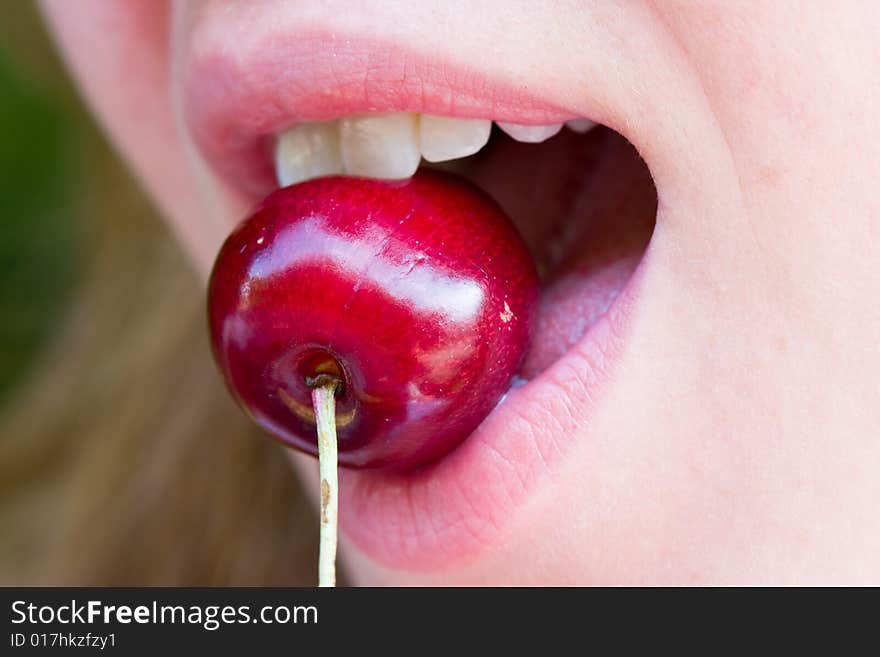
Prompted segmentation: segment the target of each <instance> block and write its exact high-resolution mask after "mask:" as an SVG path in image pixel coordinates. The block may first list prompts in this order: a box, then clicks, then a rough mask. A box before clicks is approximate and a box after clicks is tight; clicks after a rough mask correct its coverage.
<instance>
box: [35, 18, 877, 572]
mask: <svg viewBox="0 0 880 657" xmlns="http://www.w3.org/2000/svg"><path fill="white" fill-rule="evenodd" d="M174 4H176V5H177V6H176V7H169V6H166V5H165V3H163V2H158V1H155V0H128V1H127V2H124V3H120V2H108V1H106V0H80V2H77V3H70V2H67V1H66V0H49V1H46V2H44V3H43V7H44V11H45V14H46V16H47V19H48V22H49V24H50V26H51V28H52V29H53V31H54V34H55V35H56V37H57V39H58V41H59V44H60V46H61V49H62V52H63V53H64V56H65V57H66V58H67V61H68V63H69V65H70V67H71V69H72V71H73V72H74V74H75V76H76V77H77V79H78V80H79V82H80V84H81V85H82V87H83V89H84V92H85V95H86V97H87V99H88V100H89V102H90V103H91V104H92V106H93V108H94V110H95V111H96V113H97V114H98V115H99V117H100V118H101V120H102V121H103V123H104V125H105V126H106V128H107V130H108V132H109V134H110V135H111V137H112V139H113V140H114V141H115V143H116V144H117V146H118V148H119V150H120V152H121V153H122V154H123V156H124V157H125V158H126V159H127V161H128V162H129V164H130V165H131V166H132V168H133V169H134V170H135V171H136V172H137V173H138V174H139V176H140V177H141V179H142V181H143V183H144V185H145V186H146V187H147V188H148V189H149V190H150V192H151V193H152V195H153V197H154V198H155V199H156V202H157V203H158V204H159V206H160V207H161V209H162V210H163V211H164V213H165V215H166V216H167V218H168V221H169V223H170V225H171V226H172V227H173V229H174V231H175V233H176V235H177V236H178V237H179V239H180V241H181V243H182V244H183V246H184V247H185V248H186V249H187V251H188V252H189V253H190V254H191V256H192V259H193V262H194V263H195V265H196V266H197V267H198V268H199V270H200V271H201V272H202V273H203V274H205V275H207V272H208V271H209V268H210V265H211V263H212V261H213V258H214V256H215V254H216V252H217V250H218V248H219V245H220V243H221V241H222V240H223V238H224V237H225V235H226V234H227V233H228V231H229V230H230V228H231V226H232V225H234V223H235V222H236V221H237V220H238V219H239V218H240V217H242V216H244V207H243V203H242V201H241V200H240V199H236V198H235V196H234V195H232V194H230V193H228V192H227V191H226V189H225V188H224V187H223V186H222V185H221V184H220V183H219V182H218V181H217V180H215V179H214V178H213V177H212V175H211V174H210V173H209V172H208V171H207V169H206V167H205V166H204V164H203V163H201V162H199V161H198V159H197V158H195V157H194V156H193V152H192V147H191V145H190V143H189V139H188V137H187V134H186V131H185V129H182V128H181V127H180V126H181V123H182V122H181V120H180V116H178V113H177V112H178V110H176V109H175V107H176V105H175V102H174V98H175V94H176V93H177V88H176V86H175V85H176V84H177V80H175V78H174V76H173V74H172V73H171V71H172V70H173V66H172V64H173V61H174V60H175V58H176V57H179V56H181V53H185V52H186V49H187V48H188V47H190V46H191V42H190V41H189V40H188V39H189V35H191V34H192V32H188V31H187V30H178V31H177V33H176V34H175V35H172V34H171V33H170V32H169V29H168V26H169V24H170V18H171V15H172V14H174V13H175V12H177V16H178V18H179V17H180V16H181V15H182V14H189V15H190V19H189V20H190V21H196V23H197V22H198V21H199V20H206V19H207V17H209V16H210V14H211V12H218V11H222V10H223V9H224V7H223V5H225V4H227V3H219V2H194V3H191V4H192V5H194V6H193V7H186V6H184V5H186V4H187V3H174ZM302 4H308V3H299V2H290V3H283V4H282V3H279V2H268V3H267V4H266V5H265V7H261V10H260V11H261V14H262V15H261V17H260V19H259V20H270V21H271V20H279V19H280V17H282V16H283V15H286V14H290V13H296V12H297V11H303V7H302V6H301V5H302ZM375 4H376V3H369V5H370V8H369V9H367V8H366V6H365V4H364V3H360V2H350V3H345V2H328V3H321V6H322V7H324V6H326V7H327V9H326V11H327V12H328V13H329V14H333V13H336V14H338V15H344V16H345V20H346V21H349V22H351V23H354V24H357V23H358V21H362V22H364V23H365V24H366V23H369V24H371V25H377V24H379V25H383V26H384V25H387V33H388V34H389V35H392V36H393V37H394V38H397V39H399V40H403V41H405V42H409V43H414V44H427V47H430V48H432V49H434V51H436V52H437V53H442V54H446V55H448V56H451V54H450V53H451V52H452V49H454V51H455V53H457V56H458V57H460V58H461V57H463V58H464V59H465V61H467V60H469V59H470V60H473V61H480V62H482V61H497V62H501V63H499V64H498V66H499V67H517V70H521V71H525V72H527V74H528V75H529V77H530V79H532V80H536V81H540V82H538V83H536V85H537V86H539V87H540V88H539V89H536V90H535V91H536V92H537V93H540V94H541V95H542V96H544V97H547V98H550V99H553V100H559V101H561V102H565V103H567V104H569V105H571V106H575V107H578V108H579V110H580V111H581V113H582V115H584V116H589V117H592V118H596V119H598V120H599V121H601V122H602V123H605V124H606V125H609V126H611V127H613V128H615V129H616V130H618V131H619V132H621V133H622V134H624V135H625V136H626V137H627V138H628V139H629V140H630V141H631V142H632V143H633V144H634V145H635V146H636V147H637V148H638V150H639V152H640V153H641V155H642V156H643V157H644V159H645V160H646V162H647V164H648V166H649V168H650V170H651V173H652V175H653V177H654V180H655V184H656V187H657V191H658V196H659V209H658V216H657V228H656V231H655V234H654V237H653V239H652V242H651V245H650V247H649V256H650V258H652V267H650V269H649V271H650V274H649V275H646V276H645V277H644V278H643V280H641V281H640V286H641V291H640V295H641V298H640V301H639V304H638V306H637V312H635V313H633V316H632V317H630V318H629V329H628V336H627V338H626V340H627V347H626V349H625V350H623V353H622V355H621V358H620V360H619V362H618V363H617V364H616V366H615V375H614V376H613V377H612V378H611V380H609V381H608V382H607V385H605V387H604V388H603V394H602V397H601V399H599V400H597V401H596V403H595V404H593V405H592V408H591V409H589V414H588V415H587V416H585V417H587V418H588V421H584V422H581V423H578V424H577V428H576V429H575V431H576V432H577V435H576V436H575V438H574V441H573V446H572V447H571V448H570V449H569V450H568V451H567V453H566V457H565V459H563V460H561V461H559V462H556V463H554V465H553V469H552V473H550V474H548V475H547V476H546V477H544V480H543V481H541V483H540V485H538V486H535V488H534V491H533V493H532V494H530V497H529V500H528V501H527V503H525V504H524V505H523V506H522V507H521V508H520V509H519V511H518V513H517V514H516V517H515V518H513V519H512V521H511V522H509V523H508V526H507V527H506V528H505V530H504V531H505V534H504V540H503V541H500V542H498V543H497V544H493V545H491V546H488V547H487V548H486V549H485V550H483V551H481V552H478V553H477V554H475V555H473V557H472V558H470V559H468V560H466V561H465V562H455V563H448V564H440V565H437V566H435V567H432V568H427V569H417V570H401V569H395V568H393V567H390V566H388V565H387V564H380V563H378V562H376V561H374V560H373V559H371V558H369V557H368V556H366V555H365V554H364V553H362V552H360V551H359V550H358V549H357V547H356V546H354V545H351V544H348V545H345V544H344V546H343V549H344V553H345V558H346V564H347V567H348V572H349V574H350V576H351V578H352V579H353V581H354V582H355V583H362V584H375V583H379V584H385V583H391V584H400V583H403V584H409V583H412V584H418V583H521V584H534V583H542V584H557V583H558V584H564V583H579V584H608V583H611V584H731V583H735V584H747V583H774V584H811V583H869V582H870V583H875V584H876V583H880V514H878V513H877V512H876V504H877V501H878V500H880V477H878V476H877V473H878V472H880V385H878V381H880V347H878V341H880V340H878V338H880V304H878V303H877V299H880V193H878V191H877V189H878V188H877V181H878V180H880V122H878V121H877V118H876V117H877V116H878V115H880V86H878V85H877V84H876V81H877V80H878V79H880V55H878V51H877V47H876V34H877V33H878V30H880V10H878V7H877V4H876V3H873V2H867V1H866V2H848V3H846V6H845V7H843V6H839V7H837V8H836V9H834V10H832V9H830V8H829V7H828V5H827V4H826V3H820V2H815V3H813V2H809V3H805V2H796V1H794V0H791V1H782V2H773V3H761V2H754V3H728V2H721V1H719V2H712V1H708V2H702V3H688V2H672V1H670V2H663V3H656V4H654V3H648V2H635V1H634V2H627V3H616V2H615V3H612V2H599V3H584V5H583V6H579V3H575V2H562V1H559V2H552V3H541V5H540V6H541V11H540V12H537V10H536V9H534V7H536V5H535V4H534V3H525V2H523V3H509V2H504V3H501V2H498V3H495V4H497V8H496V7H493V6H492V5H491V4H489V3H482V4H481V7H482V8H481V9H480V12H486V13H487V14H488V13H489V12H490V11H491V12H492V14H490V15H491V21H489V20H487V21H480V20H476V21H474V20H466V21H465V20H461V17H462V16H467V15H469V13H472V12H473V8H472V4H471V3H467V2H464V1H463V0H461V1H455V2H437V3H434V2H423V3H397V2H388V3H382V4H381V6H379V7H376V6H375ZM530 7H531V8H530ZM496 9H497V15H495V11H496ZM188 10H192V11H191V12H190V11H188ZM316 11H319V10H316ZM438 16H439V17H441V18H443V19H444V20H446V21H448V22H450V23H451V24H453V25H455V29H456V34H457V38H456V39H455V40H454V41H453V40H449V39H444V38H443V37H444V35H443V34H442V30H438V29H437V28H436V25H437V24H438V20H437V19H438ZM401 19H403V20H401ZM440 22H442V21H440ZM490 24H491V27H489V25H490ZM96 25H97V26H98V27H97V28H96ZM402 25H403V26H405V27H401V26H402ZM487 31H488V32H489V33H488V34H487ZM495 31H497V32H498V36H497V38H495V37H493V34H494V33H495ZM438 56H439V55H438ZM580 412H583V413H586V410H585V409H573V413H574V414H576V415H577V414H578V413H580ZM552 430H553V426H552V424H549V425H548V426H547V431H552ZM300 467H301V468H302V469H303V472H304V473H306V474H305V476H309V474H308V473H309V472H311V469H312V468H313V464H312V463H309V464H308V465H306V466H300Z"/></svg>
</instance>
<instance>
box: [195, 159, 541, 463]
mask: <svg viewBox="0 0 880 657" xmlns="http://www.w3.org/2000/svg"><path fill="white" fill-rule="evenodd" d="M537 298H538V285H537V277H536V274H535V269H534V265H533V263H532V259H531V257H530V255H529V253H528V250H527V249H526V247H525V245H524V244H523V242H522V240H521V239H520V237H519V235H518V234H517V232H516V230H515V229H514V228H513V226H512V225H511V224H510V222H509V221H508V219H507V217H506V216H505V215H504V213H503V212H502V211H501V209H500V208H499V207H498V206H497V205H496V204H495V202H494V201H492V200H491V199H490V198H489V197H488V196H486V195H485V194H484V193H483V192H482V191H481V190H479V189H478V188H476V187H474V186H473V185H471V184H470V183H468V182H466V181H464V180H462V179H460V178H457V177H454V176H451V175H449V174H441V173H438V172H420V173H418V174H417V175H416V176H415V177H413V178H412V179H409V180H402V181H380V180H371V179H364V178H346V177H331V178H321V179H316V180H311V181H308V182H304V183H300V184H298V185H294V186H291V187H287V188H285V189H280V190H278V191H276V192H275V193H273V194H271V195H270V196H269V197H268V198H266V199H265V201H263V203H262V204H261V205H260V206H259V207H258V208H257V209H256V211H255V212H254V213H253V214H252V215H251V217H250V218H249V219H247V220H246V221H244V222H243V223H242V224H241V225H240V226H239V227H238V228H237V229H236V230H235V232H233V233H232V235H230V236H229V238H228V239H227V240H226V243H225V244H224V245H223V248H222V249H221V251H220V254H219V256H218V258H217V262H216V263H215V265H214V271H213V274H212V276H211V283H210V289H209V319H210V327H211V336H212V341H213V347H214V354H215V356H216V358H217V361H218V362H219V364H220V367H221V368H222V370H223V373H224V375H225V377H226V380H227V382H228V384H229V386H230V388H231V389H232V391H233V393H234V394H235V395H236V397H237V398H238V400H239V401H240V403H241V404H242V405H243V406H244V408H245V409H246V410H247V411H248V412H249V413H250V415H251V416H252V417H253V418H254V419H255V420H256V422H257V423H258V424H260V425H261V426H262V427H264V428H265V429H267V430H268V431H269V432H271V433H272V434H274V435H275V436H277V437H278V438H280V439H281V440H282V441H284V442H286V443H288V444H290V445H293V446H295V447H298V448H299V449H302V450H304V451H306V452H309V453H312V454H315V453H316V452H317V446H316V437H315V415H314V411H313V407H312V398H311V388H310V385H311V386H314V385H315V384H316V382H317V383H320V381H321V379H322V378H327V377H330V378H334V377H335V378H338V379H339V380H340V382H341V385H340V387H339V389H338V390H337V393H336V423H337V435H338V448H339V463H340V465H345V466H355V467H386V468H408V467H413V466H416V465H420V464H423V463H426V462H428V461H430V460H432V459H435V458H437V457H438V456H440V455H442V454H443V453H445V452H447V451H448V450H450V449H452V448H453V447H454V446H455V445H457V444H458V443H459V442H461V441H462V440H463V439H464V438H466V437H467V436H468V435H469V434H470V433H471V432H472V431H473V430H474V429H475V428H476V427H477V425H478V424H479V423H480V422H481V421H482V419H483V418H484V417H485V416H486V415H487V414H488V413H489V412H490V411H491V410H492V408H493V407H494V406H495V404H496V403H497V402H498V399H499V398H500V397H501V395H502V394H503V393H504V391H505V390H506V389H507V387H508V386H509V385H510V380H511V377H512V376H513V375H514V373H515V372H516V370H517V368H518V367H519V365H520V363H521V362H522V359H523V356H524V353H525V350H526V347H527V345H528V339H529V330H530V325H531V320H532V316H533V314H534V312H535V309H536V302H537Z"/></svg>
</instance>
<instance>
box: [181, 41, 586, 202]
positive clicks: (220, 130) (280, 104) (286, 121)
mask: <svg viewBox="0 0 880 657" xmlns="http://www.w3.org/2000/svg"><path fill="white" fill-rule="evenodd" d="M266 43H267V47H265V48H259V49H256V50H252V51H249V52H247V53H245V54H243V55H242V54H240V53H234V52H230V48H229V44H228V43H216V44H211V43H209V44H207V46H206V47H203V48H200V49H199V52H198V54H197V55H194V56H192V57H191V58H189V59H188V60H187V61H186V62H185V64H184V68H183V72H182V73H183V91H184V97H183V102H184V116H185V118H186V122H187V125H188V127H189V131H190V133H191V135H192V136H193V138H194V140H195V142H196V144H197V146H198V147H199V149H200V151H201V152H202V154H203V156H204V157H205V158H206V160H207V161H208V162H209V164H210V165H211V166H212V167H213V168H214V169H215V170H216V171H217V172H218V173H219V174H220V175H221V176H222V177H223V179H224V180H225V181H226V182H228V183H229V184H231V185H232V186H233V187H235V188H237V189H238V190H239V191H240V192H243V193H244V194H245V195H247V196H254V197H262V196H264V195H265V194H267V193H268V192H269V191H271V190H272V189H273V188H274V187H275V186H276V183H275V176H274V172H273V167H272V158H271V157H270V153H269V151H270V148H271V141H272V138H273V136H274V135H276V134H278V133H279V132H280V131H281V130H283V129H284V128H286V127H288V126H290V125H293V124H296V123H299V122H302V121H319V120H324V119H330V118H335V117H339V116H346V115H353V114H359V113H364V112H391V111H398V112H399V111H410V112H425V113H430V114H441V115H446V116H466V117H472V118H487V119H494V120H499V121H509V122H513V123H523V124H546V123H554V122H562V121H566V120H568V119H571V118H574V115H573V114H572V112H570V111H565V110H563V109H560V108H558V107H554V106H552V105H550V104H547V103H544V102H542V101H541V100H540V99H538V98H535V97H533V96H531V95H530V94H529V93H528V92H526V91H524V90H522V89H517V88H515V87H511V86H509V85H504V84H501V83H499V82H497V81H493V80H489V79H487V78H486V77H485V76H484V75H482V74H481V72H480V71H477V70H474V69H468V68H462V67H455V66H452V65H444V64H443V63H442V62H438V61H436V57H432V56H431V55H428V54H423V53H418V52H414V51H413V50H411V49H407V48H401V47H399V46H395V45H393V44H389V43H385V42H377V41H376V40H374V39H367V40H357V39H355V38H349V37H345V36H341V35H340V34H339V33H338V32H335V31H330V30H322V29H318V28H309V29H308V31H306V32H304V33H297V34H295V35H294V34H290V33H289V32H284V33H282V34H281V35H278V36H277V37H276V38H271V37H270V36H267V38H266ZM328 80H331V81H332V84H330V85H328V82H327V81H328Z"/></svg>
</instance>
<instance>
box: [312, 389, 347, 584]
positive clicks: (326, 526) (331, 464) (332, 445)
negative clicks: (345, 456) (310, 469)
mask: <svg viewBox="0 0 880 657" xmlns="http://www.w3.org/2000/svg"><path fill="white" fill-rule="evenodd" d="M339 383H340V382H339V380H338V379H335V378H330V377H328V378H327V380H324V381H321V382H320V384H319V385H316V386H315V387H313V388H312V404H313V406H314V408H315V423H316V425H317V427H318V470H319V473H320V477H321V539H320V547H319V551H318V586H336V543H337V524H338V520H337V517H338V513H339V482H338V480H337V470H338V465H339V464H338V457H337V444H336V389H337V387H338V386H339Z"/></svg>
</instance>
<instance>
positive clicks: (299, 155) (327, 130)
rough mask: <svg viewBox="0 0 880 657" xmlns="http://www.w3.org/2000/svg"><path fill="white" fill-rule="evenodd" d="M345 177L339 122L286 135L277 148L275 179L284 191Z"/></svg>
mask: <svg viewBox="0 0 880 657" xmlns="http://www.w3.org/2000/svg"><path fill="white" fill-rule="evenodd" d="M341 173H342V155H341V154H340V152H339V130H338V126H337V125H336V121H331V122H328V123H304V124H302V125H298V126H296V127H295V128H292V129H290V130H288V131H286V132H285V133H284V134H282V135H281V136H280V137H279V138H278V143H277V144H276V146H275V175H276V176H277V178H278V183H279V184H280V185H281V186H282V187H286V186H287V185H293V184H294V183H298V182H302V181H304V180H308V179H309V178H317V177H319V176H331V175H335V174H341Z"/></svg>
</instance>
